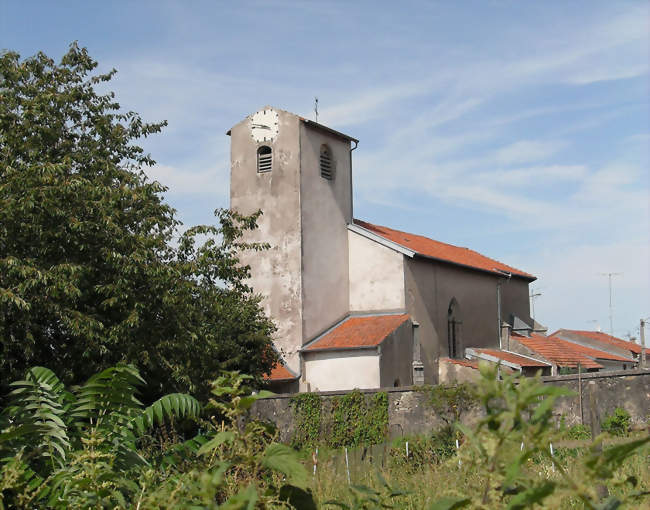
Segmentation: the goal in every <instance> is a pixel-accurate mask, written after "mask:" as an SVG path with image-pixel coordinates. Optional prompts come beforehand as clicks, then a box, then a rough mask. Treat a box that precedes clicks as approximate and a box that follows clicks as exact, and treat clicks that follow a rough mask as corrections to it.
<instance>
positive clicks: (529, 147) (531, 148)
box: [495, 140, 567, 165]
mask: <svg viewBox="0 0 650 510" xmlns="http://www.w3.org/2000/svg"><path fill="white" fill-rule="evenodd" d="M566 145H567V143H566V142H563V141H539V140H520V141H518V142H514V143H512V144H510V145H507V146H506V147H502V148H501V149H498V150H497V151H496V152H495V161H496V162H497V163H502V164H505V165H509V164H513V163H530V162H534V161H541V160H544V159H547V158H548V157H550V156H553V155H554V154H556V153H557V152H559V151H560V150H561V149H563V148H564V147H565V146H566Z"/></svg>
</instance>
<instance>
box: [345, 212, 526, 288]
mask: <svg viewBox="0 0 650 510" xmlns="http://www.w3.org/2000/svg"><path fill="white" fill-rule="evenodd" d="M354 223H355V225H358V226H360V227H363V228H365V229H366V230H369V231H370V232H372V233H373V234H376V235H378V236H381V237H383V238H384V239H387V240H389V241H392V242H394V243H397V244H399V245H401V246H403V247H404V248H406V249H409V250H412V251H414V252H416V253H417V254H418V255H424V256H426V257H432V258H434V259H438V260H442V261H445V262H451V263H453V264H460V265H461V266H466V267H471V268H474V269H480V270H482V271H488V272H490V273H495V274H501V273H500V271H505V272H508V273H511V274H513V275H517V276H521V277H523V278H527V279H531V280H535V279H536V278H535V277H534V276H533V275H531V274H528V273H526V272H524V271H520V270H519V269H516V268H514V267H511V266H508V265H506V264H503V263H501V262H499V261H498V260H494V259H491V258H489V257H486V256H485V255H481V254H480V253H478V252H475V251H474V250H470V249H469V248H461V247H459V246H454V245H451V244H446V243H441V242H440V241H434V240H433V239H429V238H428V237H424V236H418V235H415V234H409V233H408V232H401V231H400V230H393V229H392V228H388V227H382V226H379V225H373V224H372V223H367V222H365V221H361V220H354Z"/></svg>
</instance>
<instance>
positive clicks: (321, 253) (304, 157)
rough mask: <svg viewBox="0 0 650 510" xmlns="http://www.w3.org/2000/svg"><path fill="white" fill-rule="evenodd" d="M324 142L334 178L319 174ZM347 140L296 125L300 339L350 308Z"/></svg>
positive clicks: (315, 331)
mask: <svg viewBox="0 0 650 510" xmlns="http://www.w3.org/2000/svg"><path fill="white" fill-rule="evenodd" d="M322 144H327V145H328V146H329V148H330V150H331V154H332V160H333V162H334V165H335V177H334V179H333V180H328V179H324V178H323V177H321V175H320V148H321V145H322ZM350 184H351V178H350V142H349V140H343V139H341V138H338V137H335V136H333V135H331V134H329V133H327V132H324V131H322V130H318V129H315V128H313V127H308V126H307V125H305V124H304V123H302V122H301V123H300V195H301V198H300V221H301V226H302V271H303V273H302V299H303V313H302V320H303V340H304V342H307V341H309V340H310V339H312V338H313V337H315V336H316V335H317V334H319V333H321V332H322V331H323V330H325V329H326V328H328V327H330V326H331V325H332V324H334V323H335V322H337V321H338V320H340V319H341V318H343V316H344V315H345V314H347V313H348V311H349V309H350V308H349V285H348V281H349V280H348V275H349V271H348V230H347V224H348V223H350V222H351V221H352V189H351V187H350Z"/></svg>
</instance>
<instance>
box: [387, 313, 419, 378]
mask: <svg viewBox="0 0 650 510" xmlns="http://www.w3.org/2000/svg"><path fill="white" fill-rule="evenodd" d="M379 352H380V361H379V367H380V384H379V387H381V388H387V387H390V386H410V385H412V384H413V323H412V322H411V321H410V320H408V321H406V322H404V323H403V324H402V325H401V326H400V327H399V328H397V329H396V330H395V331H393V332H392V333H391V334H390V335H389V336H388V337H387V338H386V339H385V340H384V341H383V342H382V343H381V345H380V346H379Z"/></svg>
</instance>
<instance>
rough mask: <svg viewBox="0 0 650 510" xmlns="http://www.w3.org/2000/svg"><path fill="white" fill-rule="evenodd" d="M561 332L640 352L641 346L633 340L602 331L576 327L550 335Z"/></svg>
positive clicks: (556, 335) (555, 334)
mask: <svg viewBox="0 0 650 510" xmlns="http://www.w3.org/2000/svg"><path fill="white" fill-rule="evenodd" d="M562 333H569V334H573V335H577V336H581V337H583V338H588V339H590V340H596V341H597V342H602V343H604V344H609V345H611V346H613V347H618V348H620V349H625V350H628V351H630V352H634V353H636V354H640V353H641V346H640V345H639V344H637V343H634V342H629V341H627V340H623V339H621V338H616V337H615V336H612V335H608V334H607V333H603V332H602V331H581V330H576V329H559V330H557V331H556V332H555V333H553V334H552V335H551V336H555V337H560V338H561V336H562Z"/></svg>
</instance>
